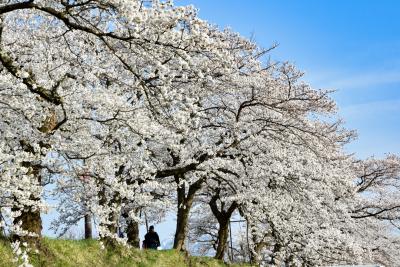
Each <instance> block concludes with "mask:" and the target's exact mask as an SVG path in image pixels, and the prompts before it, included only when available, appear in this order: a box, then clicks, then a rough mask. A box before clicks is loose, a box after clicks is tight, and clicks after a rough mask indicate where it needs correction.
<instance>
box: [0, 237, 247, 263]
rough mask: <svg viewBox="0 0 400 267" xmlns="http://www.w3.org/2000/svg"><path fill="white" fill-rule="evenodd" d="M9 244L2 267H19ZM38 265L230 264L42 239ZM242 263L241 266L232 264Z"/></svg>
mask: <svg viewBox="0 0 400 267" xmlns="http://www.w3.org/2000/svg"><path fill="white" fill-rule="evenodd" d="M12 258H13V255H12V251H11V248H10V244H9V243H6V242H5V241H1V240H0V267H14V266H17V265H16V264H15V263H13V262H12ZM30 263H31V264H33V266H35V267H36V266H37V267H39V266H40V267H50V266H51V267H53V266H54V267H75V266H79V267H113V266H118V267H128V266H137V267H153V266H154V267H169V266H171V267H186V266H190V267H198V266H209V267H222V266H228V265H226V264H224V263H223V262H221V261H217V260H214V259H212V258H209V257H192V256H185V254H184V253H180V252H178V251H175V250H161V251H160V250H159V251H155V250H138V249H128V248H125V247H117V248H115V249H112V250H110V249H101V248H100V243H99V242H98V241H96V240H79V241H77V240H61V239H48V238H45V239H43V251H42V252H40V253H39V254H37V253H32V254H31V255H30ZM230 266H239V265H230Z"/></svg>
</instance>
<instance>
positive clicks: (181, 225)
mask: <svg viewBox="0 0 400 267" xmlns="http://www.w3.org/2000/svg"><path fill="white" fill-rule="evenodd" d="M182 179H183V177H182V176H175V182H176V184H177V185H180V182H181V181H182ZM203 181H204V180H203V179H200V180H198V181H196V182H195V183H193V184H192V185H190V186H189V190H188V193H187V196H186V189H185V187H184V186H181V187H178V188H177V195H178V212H177V218H176V231H175V238H174V249H176V250H185V239H186V235H187V228H188V222H189V215H190V209H191V207H192V204H193V199H194V196H195V194H196V192H197V191H199V190H200V189H201V186H202V183H203Z"/></svg>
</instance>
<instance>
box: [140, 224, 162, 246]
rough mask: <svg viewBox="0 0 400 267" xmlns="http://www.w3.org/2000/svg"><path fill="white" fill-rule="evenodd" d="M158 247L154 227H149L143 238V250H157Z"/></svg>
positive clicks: (158, 241) (158, 239)
mask: <svg viewBox="0 0 400 267" xmlns="http://www.w3.org/2000/svg"><path fill="white" fill-rule="evenodd" d="M159 246H160V238H159V237H158V234H157V232H155V231H154V226H153V225H152V226H150V228H149V232H147V234H146V235H145V236H144V241H143V248H144V249H157V248H158V247H159Z"/></svg>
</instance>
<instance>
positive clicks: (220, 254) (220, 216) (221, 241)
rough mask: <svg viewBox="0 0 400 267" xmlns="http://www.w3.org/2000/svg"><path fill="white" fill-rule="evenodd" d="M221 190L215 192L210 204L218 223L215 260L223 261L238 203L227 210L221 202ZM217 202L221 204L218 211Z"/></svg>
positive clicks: (232, 204) (234, 203)
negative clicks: (230, 225)
mask: <svg viewBox="0 0 400 267" xmlns="http://www.w3.org/2000/svg"><path fill="white" fill-rule="evenodd" d="M219 193H220V189H217V190H216V191H215V194H214V195H213V196H212V197H211V200H210V202H209V205H210V208H211V211H212V213H213V214H214V216H215V218H216V219H217V221H218V225H219V229H218V243H217V250H216V253H215V256H214V257H215V258H216V259H220V260H222V259H223V258H224V255H225V250H226V246H227V242H228V235H229V222H230V220H231V217H232V214H233V212H234V211H235V210H236V208H237V207H238V205H237V203H236V202H232V203H231V205H230V206H229V207H228V208H227V209H226V210H225V209H224V208H225V205H226V203H225V202H223V201H221V200H220V196H219ZM217 201H219V202H220V203H221V205H220V209H218V205H217Z"/></svg>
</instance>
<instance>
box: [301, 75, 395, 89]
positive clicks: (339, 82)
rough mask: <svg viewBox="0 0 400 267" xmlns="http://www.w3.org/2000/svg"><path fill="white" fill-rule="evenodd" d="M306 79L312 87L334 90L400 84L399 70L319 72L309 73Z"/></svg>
mask: <svg viewBox="0 0 400 267" xmlns="http://www.w3.org/2000/svg"><path fill="white" fill-rule="evenodd" d="M306 79H307V80H308V81H309V82H311V84H313V85H314V86H317V87H321V88H327V89H335V90H346V89H362V88H368V87H376V86H380V85H387V84H396V83H399V84H400V70H390V71H386V72H385V71H376V72H365V73H355V74H354V73H353V74H351V73H350V74H349V73H339V72H321V73H320V74H317V73H310V75H307V76H306Z"/></svg>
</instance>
